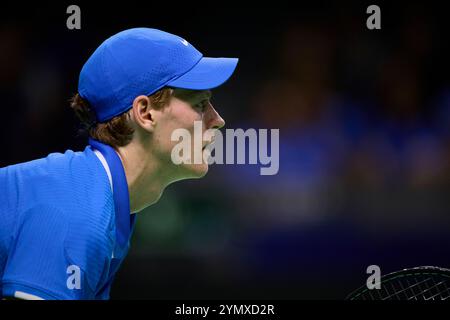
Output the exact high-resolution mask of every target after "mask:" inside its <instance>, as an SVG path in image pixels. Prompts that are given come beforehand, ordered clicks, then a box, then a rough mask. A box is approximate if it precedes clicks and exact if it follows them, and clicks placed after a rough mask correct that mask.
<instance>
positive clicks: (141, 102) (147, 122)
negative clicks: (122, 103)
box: [132, 95, 156, 132]
mask: <svg viewBox="0 0 450 320" xmlns="http://www.w3.org/2000/svg"><path fill="white" fill-rule="evenodd" d="M132 115H133V118H134V121H135V122H136V125H138V126H139V127H141V128H142V129H144V130H146V131H148V132H153V130H154V128H155V125H156V121H155V109H153V107H152V104H151V101H150V98H149V97H147V96H144V95H141V96H137V97H136V98H135V99H134V101H133V107H132Z"/></svg>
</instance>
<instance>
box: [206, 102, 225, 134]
mask: <svg viewBox="0 0 450 320" xmlns="http://www.w3.org/2000/svg"><path fill="white" fill-rule="evenodd" d="M205 120H206V121H205V122H206V123H205V124H206V128H207V129H220V128H222V127H223V126H224V125H225V120H223V118H222V117H221V116H220V114H219V113H218V112H217V111H216V109H214V107H213V106H212V104H211V103H209V104H208V109H207V112H206V119H205Z"/></svg>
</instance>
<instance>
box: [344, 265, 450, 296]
mask: <svg viewBox="0 0 450 320" xmlns="http://www.w3.org/2000/svg"><path fill="white" fill-rule="evenodd" d="M380 287H381V288H380V289H369V288H367V286H363V287H360V288H358V289H357V290H355V291H353V292H352V293H351V294H350V295H348V296H347V298H346V299H347V300H422V301H424V300H447V299H449V298H450V270H449V269H444V268H439V267H431V266H423V267H416V268H410V269H403V270H400V271H396V272H393V273H389V274H387V275H385V276H382V277H381V278H380ZM449 301H450V299H449Z"/></svg>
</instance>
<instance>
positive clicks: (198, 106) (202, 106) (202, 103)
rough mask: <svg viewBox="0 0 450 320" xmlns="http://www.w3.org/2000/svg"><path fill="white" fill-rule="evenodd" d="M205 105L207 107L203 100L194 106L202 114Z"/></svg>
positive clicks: (206, 102)
mask: <svg viewBox="0 0 450 320" xmlns="http://www.w3.org/2000/svg"><path fill="white" fill-rule="evenodd" d="M207 105H208V101H206V100H205V101H202V102H200V103H197V104H196V105H195V107H196V108H197V109H199V110H201V111H202V112H203V111H205V109H206V107H207Z"/></svg>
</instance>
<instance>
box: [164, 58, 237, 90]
mask: <svg viewBox="0 0 450 320" xmlns="http://www.w3.org/2000/svg"><path fill="white" fill-rule="evenodd" d="M238 60H239V59H237V58H205V57H204V58H202V59H200V61H199V62H198V63H197V64H196V65H195V66H194V67H193V68H192V69H191V70H189V71H188V72H186V73H185V74H183V75H182V76H181V77H179V78H177V79H175V80H172V81H170V82H169V83H168V84H167V86H170V87H175V88H182V89H191V90H208V89H213V88H216V87H218V86H220V85H222V84H223V83H224V82H226V81H227V80H228V79H229V78H230V77H231V75H232V74H233V72H234V69H236V66H237V63H238Z"/></svg>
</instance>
